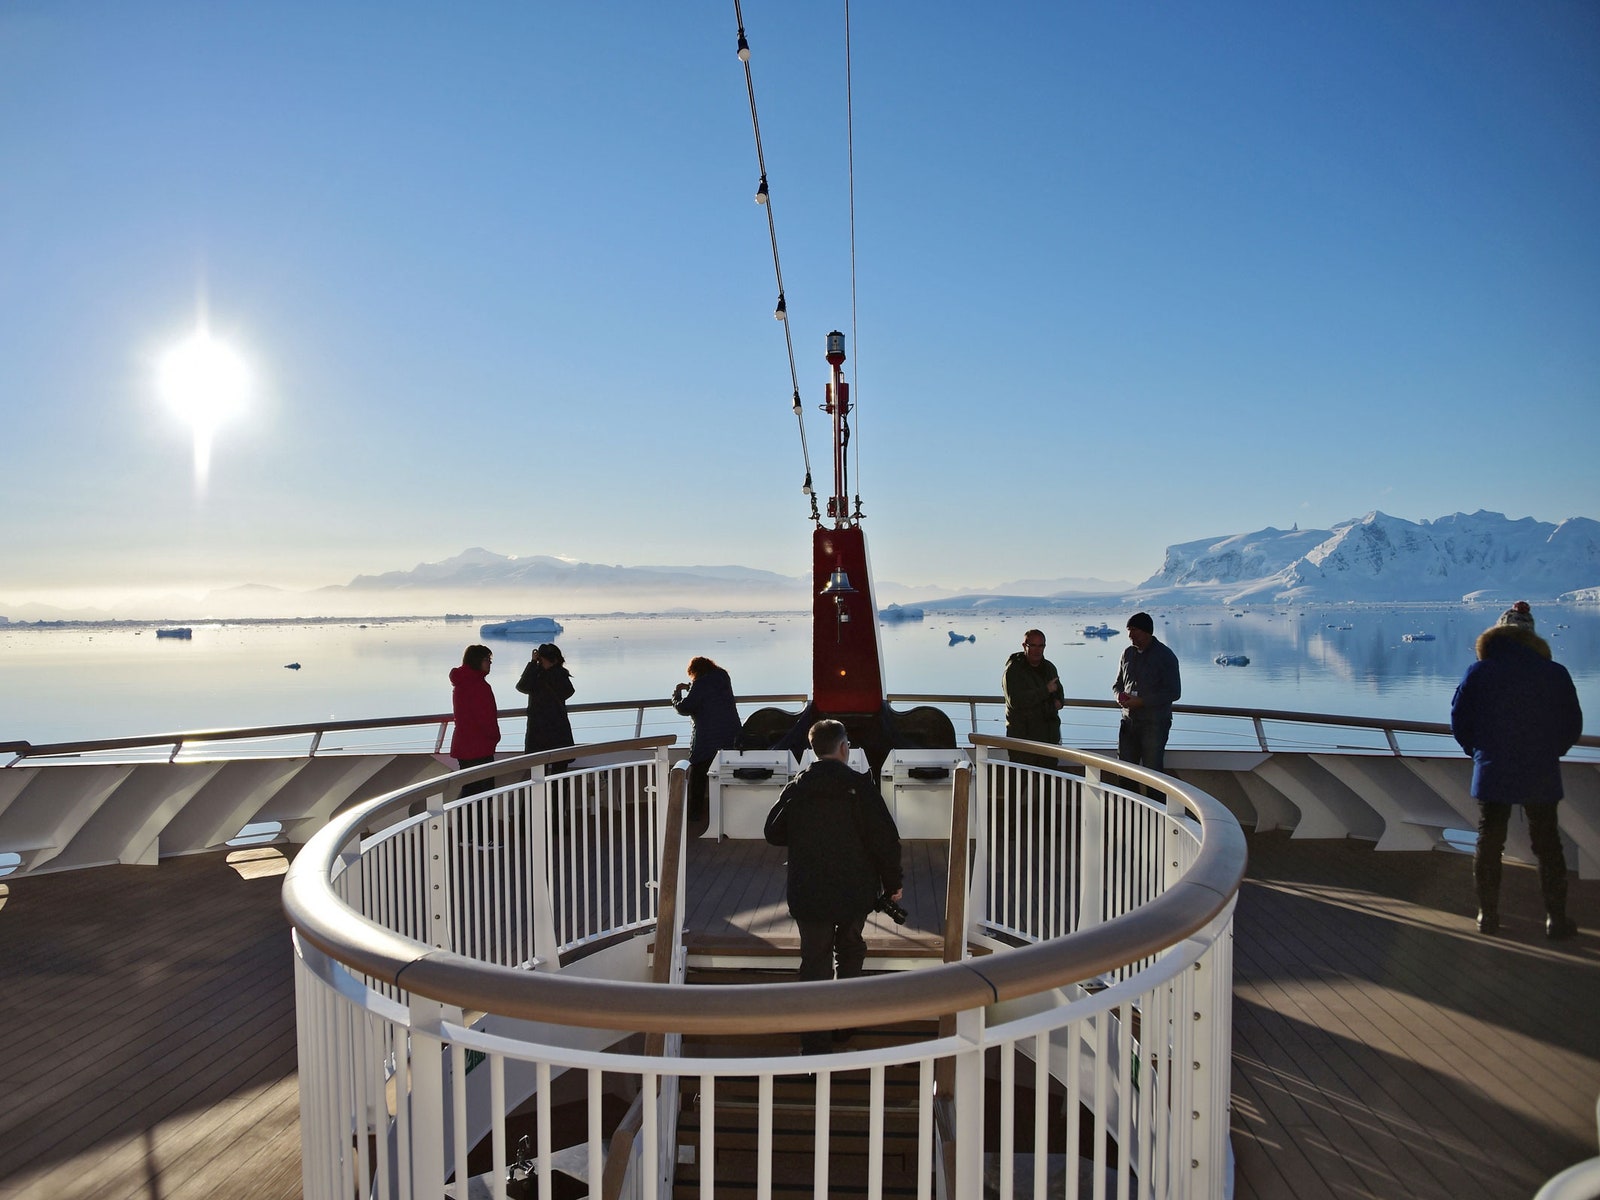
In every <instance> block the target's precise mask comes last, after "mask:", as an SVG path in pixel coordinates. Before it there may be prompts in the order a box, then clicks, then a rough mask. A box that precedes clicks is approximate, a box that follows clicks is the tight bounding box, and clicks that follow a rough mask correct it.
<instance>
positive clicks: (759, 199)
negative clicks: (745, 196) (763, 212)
mask: <svg viewBox="0 0 1600 1200" xmlns="http://www.w3.org/2000/svg"><path fill="white" fill-rule="evenodd" d="M766 202H767V177H766V176H765V175H763V176H762V177H761V182H760V183H759V184H757V185H756V203H757V204H765V203H766Z"/></svg>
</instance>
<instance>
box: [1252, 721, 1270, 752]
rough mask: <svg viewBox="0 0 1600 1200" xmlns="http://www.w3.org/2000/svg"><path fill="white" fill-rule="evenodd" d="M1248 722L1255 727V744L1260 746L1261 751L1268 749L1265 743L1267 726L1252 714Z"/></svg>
mask: <svg viewBox="0 0 1600 1200" xmlns="http://www.w3.org/2000/svg"><path fill="white" fill-rule="evenodd" d="M1250 723H1251V724H1252V725H1254V726H1255V727H1256V745H1258V746H1260V747H1261V749H1262V750H1263V751H1267V750H1270V747H1269V746H1268V745H1267V727H1266V726H1265V725H1263V724H1262V723H1261V718H1260V717H1256V716H1252V717H1251V718H1250Z"/></svg>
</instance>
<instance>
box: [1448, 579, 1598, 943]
mask: <svg viewBox="0 0 1600 1200" xmlns="http://www.w3.org/2000/svg"><path fill="white" fill-rule="evenodd" d="M1477 650H1478V661H1477V662H1475V663H1473V664H1472V666H1470V667H1468V668H1467V673H1466V674H1465V675H1464V676H1463V677H1462V679H1461V683H1460V686H1458V687H1457V688H1456V694H1455V698H1454V699H1452V700H1451V701H1450V730H1451V732H1452V733H1454V734H1455V738H1456V741H1457V742H1459V743H1461V748H1462V749H1463V750H1465V751H1466V752H1467V753H1468V754H1470V755H1472V795H1473V798H1474V799H1476V800H1477V801H1478V814H1479V815H1478V849H1477V853H1476V854H1475V855H1474V857H1473V863H1472V873H1473V882H1474V884H1475V886H1476V888H1477V893H1478V929H1479V931H1480V932H1482V933H1497V932H1499V929H1500V855H1501V851H1503V850H1504V849H1505V844H1506V826H1507V825H1508V824H1509V823H1510V820H1511V809H1512V807H1513V806H1514V805H1520V806H1521V807H1522V810H1523V812H1524V813H1526V814H1527V818H1528V835H1529V839H1530V840H1531V841H1532V843H1533V852H1534V854H1535V855H1536V856H1537V857H1538V859H1539V887H1540V890H1541V892H1543V894H1544V907H1545V935H1546V936H1547V937H1550V938H1568V937H1572V936H1573V935H1574V934H1575V933H1577V931H1578V929H1577V925H1576V924H1575V923H1574V922H1573V921H1572V920H1571V919H1570V918H1569V917H1568V916H1567V859H1566V853H1565V851H1563V850H1562V848H1561V832H1560V830H1559V828H1558V827H1557V824H1556V805H1557V803H1558V802H1559V801H1560V799H1561V794H1562V793H1561V756H1562V755H1564V754H1565V753H1566V752H1567V751H1568V750H1570V749H1572V746H1573V743H1574V742H1576V741H1577V740H1578V738H1579V737H1581V736H1582V734H1583V710H1582V708H1580V707H1579V705H1578V691H1577V689H1576V688H1575V687H1573V685H1572V676H1571V675H1569V674H1568V673H1567V669H1566V668H1565V667H1563V666H1562V665H1561V664H1560V663H1557V662H1554V661H1552V660H1551V658H1550V646H1549V644H1548V643H1547V642H1546V641H1545V640H1544V639H1543V638H1542V637H1540V636H1539V635H1538V634H1537V633H1535V632H1534V623H1533V613H1532V611H1531V610H1530V609H1529V607H1528V603H1527V601H1525V600H1519V601H1517V603H1516V604H1515V605H1513V606H1512V607H1511V608H1508V609H1506V611H1505V612H1504V613H1503V614H1501V616H1500V619H1499V621H1498V622H1496V623H1495V624H1494V625H1492V626H1490V627H1489V628H1488V629H1485V630H1484V631H1483V632H1482V633H1481V634H1479V635H1478V644H1477Z"/></svg>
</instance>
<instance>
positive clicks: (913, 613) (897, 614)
mask: <svg viewBox="0 0 1600 1200" xmlns="http://www.w3.org/2000/svg"><path fill="white" fill-rule="evenodd" d="M878 620H880V621H920V620H922V610H921V609H920V608H915V607H912V606H909V605H908V606H906V607H902V606H900V605H898V604H891V605H889V607H888V608H883V609H879V610H878Z"/></svg>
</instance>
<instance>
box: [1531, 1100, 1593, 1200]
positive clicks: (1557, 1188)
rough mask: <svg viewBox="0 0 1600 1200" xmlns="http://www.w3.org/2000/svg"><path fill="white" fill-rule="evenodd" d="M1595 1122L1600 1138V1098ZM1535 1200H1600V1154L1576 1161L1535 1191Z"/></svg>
mask: <svg viewBox="0 0 1600 1200" xmlns="http://www.w3.org/2000/svg"><path fill="white" fill-rule="evenodd" d="M1594 1123H1595V1129H1596V1134H1597V1138H1600V1099H1597V1100H1596V1101H1595V1102H1594ZM1533 1200H1600V1156H1597V1157H1595V1158H1586V1159H1584V1160H1583V1161H1582V1162H1580V1163H1574V1164H1573V1165H1572V1166H1570V1167H1568V1168H1567V1169H1566V1170H1565V1171H1562V1172H1561V1173H1560V1174H1559V1175H1556V1176H1555V1177H1554V1178H1552V1179H1551V1180H1550V1181H1549V1182H1548V1183H1546V1184H1545V1185H1544V1186H1543V1187H1542V1188H1540V1189H1539V1190H1538V1191H1537V1192H1535V1193H1534V1196H1533Z"/></svg>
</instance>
